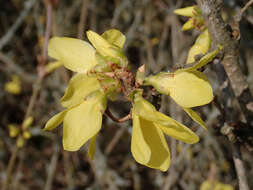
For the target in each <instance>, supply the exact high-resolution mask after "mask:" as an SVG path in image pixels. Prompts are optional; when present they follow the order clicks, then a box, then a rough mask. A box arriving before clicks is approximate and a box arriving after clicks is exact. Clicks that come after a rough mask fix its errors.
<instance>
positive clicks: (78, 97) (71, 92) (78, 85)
mask: <svg viewBox="0 0 253 190" xmlns="http://www.w3.org/2000/svg"><path fill="white" fill-rule="evenodd" d="M100 88H101V87H100V84H99V82H98V80H97V79H96V78H95V77H88V76H87V75H85V74H76V75H75V76H73V77H72V79H71V80H70V82H69V85H68V88H67V90H66V91H65V94H64V96H63V97H62V98H61V105H62V106H63V107H72V106H75V105H78V104H80V103H81V102H83V101H84V99H85V97H86V96H88V95H89V94H90V93H92V92H94V91H96V90H99V89H100Z"/></svg>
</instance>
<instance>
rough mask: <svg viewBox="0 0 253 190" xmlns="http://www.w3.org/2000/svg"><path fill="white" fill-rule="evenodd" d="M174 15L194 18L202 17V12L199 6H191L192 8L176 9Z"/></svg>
mask: <svg viewBox="0 0 253 190" xmlns="http://www.w3.org/2000/svg"><path fill="white" fill-rule="evenodd" d="M174 13H175V14H177V15H181V16H186V17H194V16H196V15H201V10H200V8H198V7H197V6H190V7H184V8H180V9H175V10H174Z"/></svg>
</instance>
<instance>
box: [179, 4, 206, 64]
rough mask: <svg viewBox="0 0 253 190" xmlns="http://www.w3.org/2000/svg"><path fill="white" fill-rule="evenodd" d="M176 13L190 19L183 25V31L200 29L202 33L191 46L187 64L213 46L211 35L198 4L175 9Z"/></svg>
mask: <svg viewBox="0 0 253 190" xmlns="http://www.w3.org/2000/svg"><path fill="white" fill-rule="evenodd" d="M174 13H175V14H177V15H181V16H186V17H188V18H189V20H188V21H187V22H186V23H185V24H184V25H183V26H182V31H186V30H191V29H194V28H196V29H198V30H200V31H202V33H201V34H200V35H199V36H198V38H197V39H196V41H195V43H194V45H193V46H192V47H191V48H190V50H189V53H188V57H187V60H186V64H190V63H193V62H195V56H197V55H204V54H206V53H207V52H208V51H209V49H210V47H211V36H210V34H209V32H208V30H207V28H206V26H205V23H204V19H203V17H202V15H201V10H200V8H199V7H197V6H191V7H185V8H181V9H176V10H174Z"/></svg>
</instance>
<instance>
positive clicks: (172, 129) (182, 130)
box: [155, 112, 199, 144]
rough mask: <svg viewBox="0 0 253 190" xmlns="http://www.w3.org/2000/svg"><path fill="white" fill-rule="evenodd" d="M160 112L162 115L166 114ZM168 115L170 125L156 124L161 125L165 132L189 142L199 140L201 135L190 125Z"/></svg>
mask: <svg viewBox="0 0 253 190" xmlns="http://www.w3.org/2000/svg"><path fill="white" fill-rule="evenodd" d="M158 114H159V115H161V117H164V116H165V115H164V114H162V113H159V112H158ZM166 117H167V121H168V125H161V124H160V123H158V122H157V123H155V125H156V126H157V127H159V128H160V129H161V130H162V131H163V132H164V133H165V134H167V135H168V136H171V137H173V138H175V139H177V140H180V141H183V142H185V143H189V144H193V143H197V142H198V141H199V137H198V136H197V135H196V134H195V133H194V132H193V131H192V130H190V129H189V128H188V127H186V126H185V125H183V124H181V123H179V122H177V121H176V120H174V119H172V118H170V117H168V116H166Z"/></svg>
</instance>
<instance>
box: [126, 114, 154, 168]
mask: <svg viewBox="0 0 253 190" xmlns="http://www.w3.org/2000/svg"><path fill="white" fill-rule="evenodd" d="M132 117H133V131H132V140H131V152H132V154H133V157H134V159H135V160H136V161H137V162H139V163H141V164H144V165H145V164H147V163H148V161H149V159H150V156H151V150H150V148H149V146H148V145H147V143H146V142H145V139H144V136H143V133H142V130H141V127H140V119H139V116H137V115H136V114H134V113H133V114H132Z"/></svg>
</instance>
